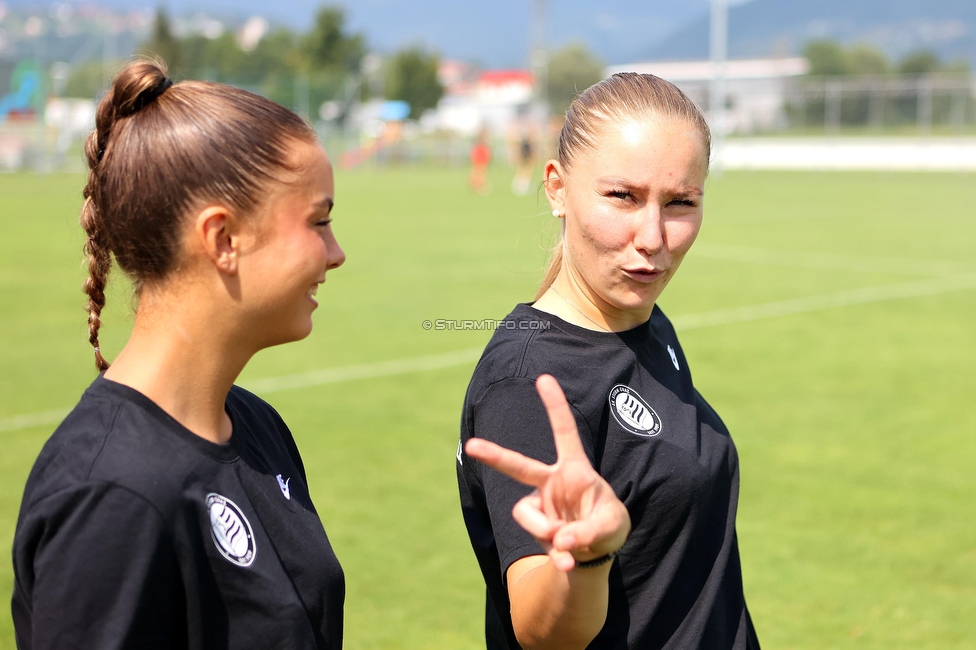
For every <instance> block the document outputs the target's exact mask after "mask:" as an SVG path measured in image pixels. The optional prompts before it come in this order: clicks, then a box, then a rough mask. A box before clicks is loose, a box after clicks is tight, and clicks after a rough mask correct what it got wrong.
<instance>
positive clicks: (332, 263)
mask: <svg viewBox="0 0 976 650" xmlns="http://www.w3.org/2000/svg"><path fill="white" fill-rule="evenodd" d="M325 251H326V259H327V260H328V261H327V263H326V267H325V268H326V269H327V270H329V271H331V270H332V269H337V268H339V267H340V266H342V265H343V264H345V262H346V252H345V251H344V250H342V246H340V245H339V240H337V239H336V238H335V235H334V234H332V229H331V228H330V229H329V230H328V233H327V234H326V237H325Z"/></svg>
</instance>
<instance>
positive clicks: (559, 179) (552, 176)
mask: <svg viewBox="0 0 976 650" xmlns="http://www.w3.org/2000/svg"><path fill="white" fill-rule="evenodd" d="M542 183H543V185H545V186H546V198H548V199H549V207H551V208H552V210H553V212H558V213H559V215H560V216H566V206H565V202H566V201H565V198H566V197H565V195H566V183H565V181H564V180H563V169H562V167H561V166H560V165H559V161H558V160H550V161H548V162H547V163H546V166H545V167H544V168H543V170H542Z"/></svg>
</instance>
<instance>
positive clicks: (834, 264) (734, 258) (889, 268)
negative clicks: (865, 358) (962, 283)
mask: <svg viewBox="0 0 976 650" xmlns="http://www.w3.org/2000/svg"><path fill="white" fill-rule="evenodd" d="M691 255H692V257H694V256H699V257H705V258H709V259H716V260H727V261H730V262H745V263H747V264H769V265H771V266H786V267H792V268H801V269H822V270H826V271H856V272H863V273H890V274H893V275H915V276H918V275H942V276H946V275H958V274H962V273H972V272H973V271H974V270H976V269H973V268H972V267H971V266H966V265H963V264H959V263H957V262H935V261H932V260H913V259H900V258H890V257H858V256H855V255H838V254H836V253H805V252H800V251H776V250H769V249H764V248H751V247H748V246H734V245H729V244H713V243H711V242H698V243H697V244H695V246H694V248H692V251H691Z"/></svg>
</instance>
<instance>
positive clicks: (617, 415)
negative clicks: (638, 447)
mask: <svg viewBox="0 0 976 650" xmlns="http://www.w3.org/2000/svg"><path fill="white" fill-rule="evenodd" d="M610 412H611V413H613V417H614V419H615V420H617V422H618V423H619V424H620V426H622V427H623V428H624V429H626V430H627V431H630V432H631V433H636V434H637V435H639V436H648V437H653V436H656V435H657V434H659V433H661V428H662V423H661V418H660V417H659V416H658V414H657V412H655V411H654V409H652V408H651V407H650V405H649V404H648V403H647V402H645V401H644V398H643V397H641V396H640V395H638V394H637V391H635V390H634V389H633V388H631V387H630V386H624V385H623V384H617V385H616V386H614V387H613V389H612V390H611V391H610Z"/></svg>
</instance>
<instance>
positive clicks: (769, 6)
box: [631, 0, 976, 66]
mask: <svg viewBox="0 0 976 650" xmlns="http://www.w3.org/2000/svg"><path fill="white" fill-rule="evenodd" d="M814 38H833V39H837V40H839V41H842V42H845V43H855V42H863V43H871V44H873V45H876V46H878V47H880V48H881V49H883V50H884V51H886V52H887V53H888V54H889V55H890V56H893V57H898V56H901V55H904V54H905V53H906V52H909V51H912V50H916V49H921V48H925V49H930V50H933V51H935V52H936V53H938V54H939V56H940V57H941V58H942V59H945V60H952V59H957V58H965V59H967V60H969V61H970V62H971V63H972V64H973V65H974V66H976V0H754V1H753V2H750V3H748V4H744V5H742V6H739V7H733V8H732V9H731V10H730V12H729V55H730V56H731V57H733V58H745V57H764V56H775V55H786V54H796V53H799V52H800V51H801V50H802V49H803V46H804V45H805V44H806V43H807V41H809V40H811V39H814ZM708 40H709V19H708V16H707V15H706V14H703V15H701V16H699V17H698V18H697V19H695V20H692V21H691V22H690V23H688V24H687V25H686V26H685V27H684V28H682V29H679V30H677V31H676V32H675V33H673V34H672V35H671V36H670V37H669V38H666V39H664V40H663V41H660V42H659V43H657V44H655V45H652V46H650V47H647V48H644V49H636V50H634V52H633V54H632V58H631V61H634V60H656V59H676V60H677V59H701V58H706V57H708Z"/></svg>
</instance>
